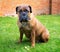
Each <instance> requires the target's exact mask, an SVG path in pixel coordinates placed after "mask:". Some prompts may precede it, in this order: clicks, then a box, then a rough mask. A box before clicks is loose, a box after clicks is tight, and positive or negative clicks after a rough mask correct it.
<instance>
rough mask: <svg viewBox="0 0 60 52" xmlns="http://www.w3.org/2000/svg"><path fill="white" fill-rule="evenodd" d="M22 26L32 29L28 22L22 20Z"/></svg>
mask: <svg viewBox="0 0 60 52" xmlns="http://www.w3.org/2000/svg"><path fill="white" fill-rule="evenodd" d="M21 26H22V27H23V28H24V29H26V30H30V29H31V28H30V25H29V23H28V22H22V23H21Z"/></svg>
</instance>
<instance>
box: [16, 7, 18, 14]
mask: <svg viewBox="0 0 60 52" xmlns="http://www.w3.org/2000/svg"><path fill="white" fill-rule="evenodd" d="M17 12H18V6H17V7H16V14H17Z"/></svg>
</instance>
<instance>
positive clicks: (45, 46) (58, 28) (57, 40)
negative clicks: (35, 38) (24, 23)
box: [0, 15, 60, 52]
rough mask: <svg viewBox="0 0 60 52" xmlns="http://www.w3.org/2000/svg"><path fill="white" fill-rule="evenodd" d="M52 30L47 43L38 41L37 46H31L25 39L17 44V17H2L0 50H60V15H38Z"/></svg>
mask: <svg viewBox="0 0 60 52" xmlns="http://www.w3.org/2000/svg"><path fill="white" fill-rule="evenodd" d="M36 17H37V19H38V20H39V21H41V23H43V24H44V26H46V28H47V29H48V30H49V32H50V39H49V41H48V42H47V43H36V46H35V48H31V47H30V42H26V41H24V40H25V39H26V37H25V36H24V39H23V42H22V44H16V42H17V41H18V39H19V31H18V27H17V24H16V23H17V18H13V17H0V52H60V16H59V15H42V16H36Z"/></svg>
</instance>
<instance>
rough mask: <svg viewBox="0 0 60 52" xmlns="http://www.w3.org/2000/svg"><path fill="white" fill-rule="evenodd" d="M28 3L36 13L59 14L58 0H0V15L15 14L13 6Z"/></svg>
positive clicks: (59, 2) (59, 0)
mask: <svg viewBox="0 0 60 52" xmlns="http://www.w3.org/2000/svg"><path fill="white" fill-rule="evenodd" d="M20 4H28V5H31V6H32V8H33V12H34V14H36V15H43V14H45V15H46V14H60V0H0V16H15V15H16V12H15V8H16V6H19V5H20Z"/></svg>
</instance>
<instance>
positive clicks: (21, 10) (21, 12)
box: [16, 5, 32, 22]
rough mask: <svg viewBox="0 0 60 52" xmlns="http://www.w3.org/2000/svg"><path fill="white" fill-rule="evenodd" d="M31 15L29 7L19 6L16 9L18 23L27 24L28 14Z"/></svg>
mask: <svg viewBox="0 0 60 52" xmlns="http://www.w3.org/2000/svg"><path fill="white" fill-rule="evenodd" d="M30 13H32V8H31V6H26V5H21V6H17V7H16V14H18V17H19V21H20V22H22V21H23V22H28V20H30V18H29V17H30V16H29V14H30Z"/></svg>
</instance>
